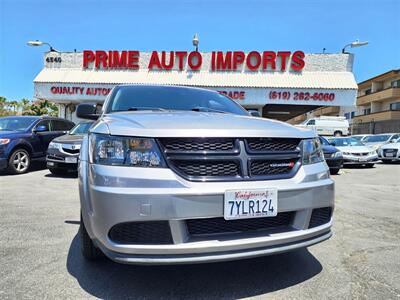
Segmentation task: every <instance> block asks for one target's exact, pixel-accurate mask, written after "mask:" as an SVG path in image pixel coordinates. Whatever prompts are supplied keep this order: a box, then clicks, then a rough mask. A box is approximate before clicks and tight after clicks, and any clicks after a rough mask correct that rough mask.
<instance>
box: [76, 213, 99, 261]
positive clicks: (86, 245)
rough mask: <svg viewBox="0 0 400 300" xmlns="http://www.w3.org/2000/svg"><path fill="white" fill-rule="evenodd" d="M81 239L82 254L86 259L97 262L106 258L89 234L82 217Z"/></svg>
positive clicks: (80, 226)
mask: <svg viewBox="0 0 400 300" xmlns="http://www.w3.org/2000/svg"><path fill="white" fill-rule="evenodd" d="M79 237H80V240H81V252H82V255H83V257H84V258H85V259H87V260H90V261H96V260H101V259H103V258H104V254H103V252H101V250H100V249H99V248H97V247H96V246H95V244H94V243H93V241H92V239H91V238H90V236H89V234H88V233H87V231H86V228H85V224H84V223H83V220H82V216H81V224H80V225H79Z"/></svg>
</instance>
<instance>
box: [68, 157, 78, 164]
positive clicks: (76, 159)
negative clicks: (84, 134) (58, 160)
mask: <svg viewBox="0 0 400 300" xmlns="http://www.w3.org/2000/svg"><path fill="white" fill-rule="evenodd" d="M65 162H67V163H77V162H78V158H77V157H66V158H65Z"/></svg>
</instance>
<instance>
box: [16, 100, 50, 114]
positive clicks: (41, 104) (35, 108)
mask: <svg viewBox="0 0 400 300" xmlns="http://www.w3.org/2000/svg"><path fill="white" fill-rule="evenodd" d="M26 108H27V109H26V110H25V111H23V112H22V114H23V115H29V116H42V115H49V116H57V114H58V107H57V106H56V105H55V104H53V103H51V102H49V101H48V100H37V101H34V102H33V103H31V104H30V105H27V107H26Z"/></svg>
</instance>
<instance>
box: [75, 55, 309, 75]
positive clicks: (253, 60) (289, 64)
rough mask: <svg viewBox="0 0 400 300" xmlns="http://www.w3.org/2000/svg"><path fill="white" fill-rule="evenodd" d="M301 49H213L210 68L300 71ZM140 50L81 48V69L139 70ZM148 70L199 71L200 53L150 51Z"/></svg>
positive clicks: (302, 64)
mask: <svg viewBox="0 0 400 300" xmlns="http://www.w3.org/2000/svg"><path fill="white" fill-rule="evenodd" d="M304 57H305V55H304V52H303V51H300V50H297V51H294V52H293V53H292V52H290V51H277V52H275V51H262V52H259V51H250V52H248V53H245V52H243V51H227V52H222V51H212V52H211V57H210V62H209V64H208V65H209V66H210V67H209V70H210V71H240V70H242V69H243V68H244V69H245V70H247V71H253V72H257V71H281V72H284V71H287V70H290V71H294V72H300V71H301V70H302V69H303V68H304V65H305V63H304ZM140 58H141V56H140V52H139V51H134V50H123V51H115V50H108V51H105V50H95V51H93V50H84V51H83V60H82V67H83V69H107V70H121V69H127V70H139V69H140V66H141V64H140ZM146 66H147V69H148V70H164V71H168V70H173V69H177V70H180V71H183V70H185V68H186V69H188V70H192V71H198V70H201V69H202V66H203V55H202V53H200V52H197V51H191V52H187V51H161V52H158V51H152V52H151V54H150V57H149V59H148V62H147V63H146Z"/></svg>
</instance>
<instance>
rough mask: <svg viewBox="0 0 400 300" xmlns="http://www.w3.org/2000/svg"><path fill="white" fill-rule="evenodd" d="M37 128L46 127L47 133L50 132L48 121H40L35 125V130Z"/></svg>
mask: <svg viewBox="0 0 400 300" xmlns="http://www.w3.org/2000/svg"><path fill="white" fill-rule="evenodd" d="M39 126H46V128H47V131H50V121H49V120H42V121H40V122H39V123H37V124H36V126H35V128H38V127H39Z"/></svg>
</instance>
